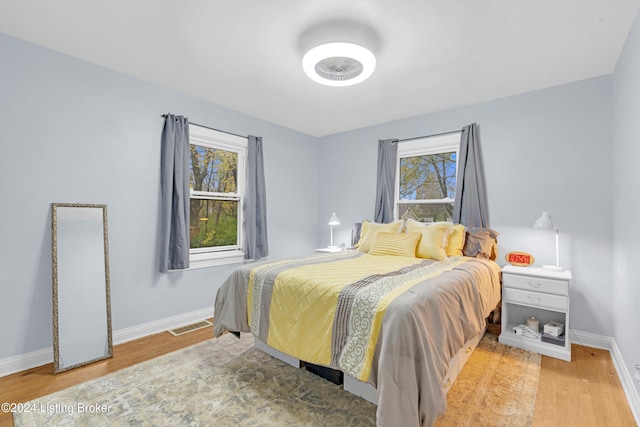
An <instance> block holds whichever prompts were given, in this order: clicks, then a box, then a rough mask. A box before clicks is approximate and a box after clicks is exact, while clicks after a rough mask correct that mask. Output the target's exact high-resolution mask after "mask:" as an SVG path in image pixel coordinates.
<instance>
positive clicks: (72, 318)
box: [51, 203, 113, 374]
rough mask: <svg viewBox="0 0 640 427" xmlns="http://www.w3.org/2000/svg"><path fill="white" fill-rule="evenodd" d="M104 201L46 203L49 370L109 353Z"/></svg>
mask: <svg viewBox="0 0 640 427" xmlns="http://www.w3.org/2000/svg"><path fill="white" fill-rule="evenodd" d="M107 234H108V228H107V206H106V205H92V204H76V203H52V204H51V242H52V261H53V266H52V267H53V268H52V273H53V277H52V279H53V372H54V374H57V373H60V372H64V371H67V370H69V369H73V368H77V367H80V366H84V365H86V364H89V363H92V362H96V361H98V360H102V359H106V358H109V357H111V356H112V355H113V343H112V337H111V303H110V290H109V244H108V240H107Z"/></svg>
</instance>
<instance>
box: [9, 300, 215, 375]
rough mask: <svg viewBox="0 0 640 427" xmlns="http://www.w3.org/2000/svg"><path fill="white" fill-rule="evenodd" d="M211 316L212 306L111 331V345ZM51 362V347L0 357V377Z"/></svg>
mask: <svg viewBox="0 0 640 427" xmlns="http://www.w3.org/2000/svg"><path fill="white" fill-rule="evenodd" d="M210 317H213V307H208V308H203V309H201V310H196V311H191V312H189V313H183V314H179V315H176V316H171V317H167V318H165V319H159V320H155V321H153V322H147V323H143V324H141V325H136V326H131V327H129V328H124V329H120V330H117V331H114V332H113V345H118V344H123V343H125V342H128V341H132V340H135V339H138V338H142V337H146V336H147V335H152V334H157V333H158V332H163V331H167V330H169V329H174V328H179V327H181V326H186V325H188V324H190V323H193V322H197V321H200V320H202V319H208V318H210ZM52 362H53V347H48V348H43V349H40V350H36V351H32V352H29V353H24V354H19V355H17V356H10V357H7V358H4V359H0V378H1V377H5V376H7V375H11V374H15V373H16V372H21V371H26V370H27V369H31V368H35V367H37V366H42V365H46V364H47V363H52Z"/></svg>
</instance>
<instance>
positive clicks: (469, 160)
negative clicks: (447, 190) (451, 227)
mask: <svg viewBox="0 0 640 427" xmlns="http://www.w3.org/2000/svg"><path fill="white" fill-rule="evenodd" d="M453 222H455V223H459V224H464V225H466V226H467V227H482V228H489V210H488V208H487V190H486V186H485V183H484V168H483V166H482V157H481V155H480V141H479V139H478V127H477V126H476V124H475V123H473V124H471V125H469V126H465V127H464V128H462V136H461V137H460V156H459V159H458V177H457V186H456V201H455V204H454V206H453Z"/></svg>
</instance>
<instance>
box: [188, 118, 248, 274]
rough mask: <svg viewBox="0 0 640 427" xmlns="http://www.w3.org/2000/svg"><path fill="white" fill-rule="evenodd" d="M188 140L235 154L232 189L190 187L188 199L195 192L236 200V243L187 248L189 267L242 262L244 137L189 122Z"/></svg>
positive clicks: (207, 197) (245, 144)
mask: <svg viewBox="0 0 640 427" xmlns="http://www.w3.org/2000/svg"><path fill="white" fill-rule="evenodd" d="M189 144H190V145H200V146H203V147H207V148H214V149H218V150H224V151H230V152H233V153H237V154H238V174H237V179H238V182H237V185H236V190H237V192H236V193H215V192H208V191H193V189H190V192H189V193H190V194H189V200H191V196H198V197H197V198H198V199H203V198H205V199H212V200H237V201H238V232H237V236H238V239H237V244H235V245H230V246H219V247H216V248H195V249H189V268H190V269H192V268H203V267H214V266H219V265H227V264H236V263H242V262H244V251H243V248H242V245H243V243H244V230H243V226H242V224H243V217H242V202H243V199H244V193H245V181H246V159H247V146H248V140H247V138H243V137H241V136H236V135H231V134H228V133H225V132H220V131H217V130H213V129H209V128H206V127H203V126H198V125H194V124H191V123H189Z"/></svg>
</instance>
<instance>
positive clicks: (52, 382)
mask: <svg viewBox="0 0 640 427" xmlns="http://www.w3.org/2000/svg"><path fill="white" fill-rule="evenodd" d="M212 337H213V331H212V329H211V327H207V328H204V329H200V330H198V331H194V332H190V333H188V334H185V335H182V336H179V337H174V336H173V335H171V334H169V333H168V332H163V333H160V334H155V335H151V336H149V337H145V338H141V339H139V340H135V341H131V342H128V343H125V344H120V345H117V346H115V347H114V350H113V358H112V359H108V360H104V361H101V362H96V363H93V364H91V365H89V366H85V367H82V368H78V369H73V370H71V371H67V372H63V373H61V374H58V375H53V364H48V365H44V366H40V367H38V368H34V369H29V370H27V371H24V372H19V373H17V374H13V375H9V376H6V377H3V378H0V403H2V402H14V403H18V402H26V401H29V400H31V399H35V398H38V397H42V396H45V395H47V394H50V393H53V392H55V391H58V390H61V389H63V388H66V387H70V386H72V385H74V384H79V383H81V382H85V381H89V380H91V379H94V378H97V377H100V376H102V375H106V374H108V373H110V372H114V371H117V370H119V369H123V368H126V367H128V366H131V365H134V364H136V363H140V362H142V361H145V360H148V359H151V358H154V357H157V356H160V355H163V354H166V353H169V352H171V351H175V350H178V349H180V348H184V347H188V346H190V345H193V344H196V343H198V342H201V341H204V340H206V339H210V338H212ZM572 351H573V354H572V356H573V357H572V361H571V362H564V361H561V360H558V359H553V358H550V357H546V356H543V357H542V364H541V369H540V382H539V385H538V394H537V397H536V406H535V411H534V422H533V426H534V427H543V426H553V427H555V426H563V427H571V426H580V427H589V426H594V427H596V426H597V427H600V426H608V427H613V426H621V427H626V426H635V425H636V423H635V421H634V419H633V415H632V413H631V410H630V408H629V405H628V403H627V399H626V396H625V395H624V392H623V391H622V387H621V385H620V381H619V379H618V376H617V374H616V371H615V369H614V367H613V362H612V361H611V356H610V355H609V352H608V351H606V350H598V349H593V348H589V347H584V346H580V345H575V344H574V345H573V346H572ZM0 426H2V427H4V426H13V418H12V416H11V414H10V413H3V412H0Z"/></svg>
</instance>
